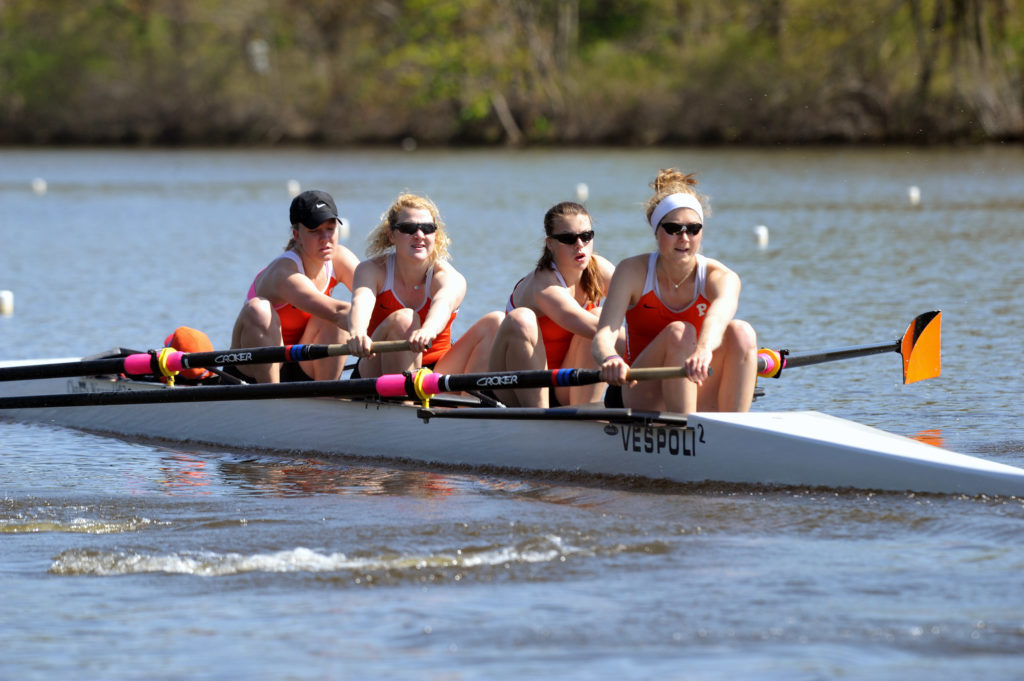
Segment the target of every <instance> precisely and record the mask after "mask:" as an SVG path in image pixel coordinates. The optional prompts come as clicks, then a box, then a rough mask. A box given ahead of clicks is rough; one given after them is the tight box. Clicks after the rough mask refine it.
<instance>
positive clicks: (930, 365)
mask: <svg viewBox="0 0 1024 681" xmlns="http://www.w3.org/2000/svg"><path fill="white" fill-rule="evenodd" d="M941 330H942V312H940V311H939V310H933V311H931V312H925V313H924V314H920V315H918V316H917V317H915V318H914V321H912V322H911V323H910V326H908V327H907V331H906V333H904V334H903V337H902V338H898V339H896V340H895V341H888V342H883V343H873V344H871V345H856V346H852V347H847V348H836V349H833V350H823V351H820V352H808V353H801V354H790V352H789V350H771V349H769V348H761V350H759V351H758V353H757V375H758V376H763V377H765V378H778V377H779V375H780V374H781V373H782V370H783V369H785V368H787V367H802V366H808V365H810V364H822V363H824V362H835V361H838V360H841V359H850V358H851V357H864V356H866V355H876V354H880V353H883V352H898V353H900V354H901V355H902V356H903V383H904V384H906V383H913V382H914V381H923V380H925V379H927V378H934V377H936V376H938V375H939V374H940V373H941V372H942V359H941Z"/></svg>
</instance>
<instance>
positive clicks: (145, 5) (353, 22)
mask: <svg viewBox="0 0 1024 681" xmlns="http://www.w3.org/2000/svg"><path fill="white" fill-rule="evenodd" d="M1020 2H1021V0H863V2H860V3H853V4H851V3H845V4H842V3H841V4H837V3H825V2H820V0H348V1H345V2H342V1H340V0H190V1H189V2H182V1H181V0H48V2H38V1H36V0H0V142H8V143H10V142H35V141H38V142H47V141H79V142H129V143H172V144H179V143H200V142H257V143H259V142H262V143H275V142H280V141H301V140H312V139H324V140H328V141H331V142H336V143H339V144H345V143H356V142H367V141H395V140H397V139H400V138H402V137H406V136H413V137H416V138H418V139H419V140H420V141H421V142H424V143H449V142H462V143H464V142H477V143H485V144H490V143H495V142H500V141H502V140H505V141H514V142H526V143H529V142H540V143H558V142H571V143H633V144H655V143H660V142H708V141H717V142H720V141H743V142H751V143H769V142H811V141H822V140H843V141H859V140H873V141H882V140H917V139H922V137H923V138H924V139H928V140H951V139H970V140H978V139H980V140H986V139H1000V140H1008V139H1010V140H1020V139H1022V138H1024V95H1022V92H1024V88H1022V82H1024V12H1022V11H1021V9H1022V8H1021V7H1020V6H1019V5H1020ZM978 121H981V123H980V124H979V123H978ZM922 131H924V134H923V136H922Z"/></svg>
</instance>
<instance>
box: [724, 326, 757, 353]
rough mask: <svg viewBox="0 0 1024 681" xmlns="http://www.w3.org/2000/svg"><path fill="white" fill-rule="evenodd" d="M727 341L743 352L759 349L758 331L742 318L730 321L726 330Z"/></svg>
mask: <svg viewBox="0 0 1024 681" xmlns="http://www.w3.org/2000/svg"><path fill="white" fill-rule="evenodd" d="M725 338H726V342H728V343H729V344H730V345H732V346H734V347H735V348H736V349H737V350H739V351H741V352H756V351H757V332H756V331H754V327H753V326H751V325H750V324H749V323H748V322H745V321H743V320H742V319H734V320H732V321H731V322H729V325H728V326H727V327H726V330H725Z"/></svg>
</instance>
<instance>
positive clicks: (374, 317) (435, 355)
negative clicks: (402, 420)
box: [349, 194, 504, 378]
mask: <svg viewBox="0 0 1024 681" xmlns="http://www.w3.org/2000/svg"><path fill="white" fill-rule="evenodd" d="M368 241H369V242H370V245H369V248H368V249H367V256H368V259H367V260H364V261H363V262H361V263H359V266H358V267H357V268H356V271H355V276H354V281H353V288H352V312H351V315H350V318H349V331H350V333H351V341H350V347H351V348H352V352H353V354H354V355H355V356H357V357H359V358H360V360H359V365H358V367H357V370H356V371H357V372H358V375H359V376H363V377H367V378H369V377H374V376H380V375H382V374H391V373H400V372H402V371H414V370H416V369H418V368H420V367H421V366H425V367H428V368H431V369H433V370H435V371H437V372H439V373H448V374H456V373H467V372H470V373H475V372H480V371H486V369H487V358H488V356H489V354H490V351H491V343H492V342H493V340H494V335H495V333H497V330H498V325H499V324H500V323H501V320H502V317H503V316H504V315H503V314H502V313H501V312H497V311H495V312H491V313H489V314H487V315H485V316H484V317H482V318H481V319H479V320H478V321H477V322H476V323H474V324H473V325H472V326H471V327H470V328H469V330H468V331H466V333H464V334H463V335H462V337H461V338H459V339H458V341H456V342H453V339H452V322H454V321H455V316H456V314H457V313H458V309H459V306H460V305H461V304H462V301H463V299H464V298H465V296H466V279H465V277H463V276H462V275H461V274H459V272H458V271H457V270H456V269H455V268H454V267H453V266H452V265H451V263H450V262H449V254H448V244H449V239H448V235H447V233H446V230H445V224H444V222H443V221H442V219H441V214H440V212H439V211H438V209H437V206H436V205H434V202H433V201H431V200H430V199H428V198H425V197H422V196H417V195H415V194H402V195H400V196H399V197H398V199H397V200H396V201H395V202H394V203H393V204H392V205H391V207H390V208H388V210H387V212H385V213H384V215H382V216H381V222H380V224H379V225H377V227H375V228H374V230H373V231H372V232H371V233H370V235H369V237H368ZM384 340H388V341H393V340H406V341H408V342H409V344H410V350H409V351H406V352H389V353H384V354H378V355H372V354H370V349H371V346H372V343H373V341H384Z"/></svg>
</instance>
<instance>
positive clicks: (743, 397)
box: [592, 168, 757, 414]
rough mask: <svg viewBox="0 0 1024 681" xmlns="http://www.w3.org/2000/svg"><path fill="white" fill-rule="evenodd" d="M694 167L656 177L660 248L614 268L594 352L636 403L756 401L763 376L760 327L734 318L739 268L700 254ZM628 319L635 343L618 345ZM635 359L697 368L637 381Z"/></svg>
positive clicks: (652, 203) (652, 216) (727, 407)
mask: <svg viewBox="0 0 1024 681" xmlns="http://www.w3.org/2000/svg"><path fill="white" fill-rule="evenodd" d="M696 185H697V181H696V180H695V179H694V177H693V175H692V174H684V173H682V172H680V171H679V170H676V169H675V168H671V169H668V170H662V171H661V172H659V173H658V177H657V178H656V179H655V180H654V182H653V183H651V186H652V187H653V188H654V195H653V196H652V197H651V198H650V199H649V200H648V201H647V205H646V215H647V220H648V222H649V224H650V226H651V229H652V230H654V238H655V240H656V241H657V243H658V249H657V250H656V251H655V252H653V253H645V254H643V255H636V256H633V257H630V258H626V259H625V260H623V261H622V262H621V263H619V264H618V266H616V268H615V275H614V277H613V278H612V283H611V285H610V287H609V290H608V297H607V299H606V300H605V303H604V308H603V309H602V311H601V319H600V321H599V322H598V330H597V334H596V335H595V336H594V342H593V346H592V352H593V355H594V359H595V360H596V361H597V363H598V366H600V367H601V375H602V377H603V378H604V380H605V381H607V382H608V384H609V385H611V386H613V388H612V389H609V395H608V399H609V406H611V405H612V404H614V403H615V396H614V392H615V387H617V386H621V391H622V404H623V405H624V406H627V407H633V408H641V409H653V410H666V411H674V412H679V413H682V414H689V413H690V412H693V411H748V410H749V409H750V403H751V400H752V399H753V395H754V384H755V382H756V380H757V335H756V334H755V333H754V329H753V328H752V327H751V326H750V324H748V323H747V322H744V321H741V320H738V319H734V316H735V315H736V310H737V307H738V306H739V298H740V278H739V276H738V275H737V274H736V273H735V272H733V271H732V270H730V269H729V268H728V267H726V266H725V265H723V264H722V263H721V262H719V261H717V260H713V259H711V258H706V257H704V256H703V255H701V254H700V247H701V242H702V239H703V236H704V233H703V227H704V207H703V205H702V204H701V200H700V197H699V196H698V195H697V193H696V191H695V190H694V187H695V186H696ZM623 322H625V324H626V352H625V357H620V356H619V354H618V353H617V352H616V350H615V340H616V338H617V337H618V329H619V328H620V327H621V326H622V324H623ZM630 366H634V367H655V366H685V367H686V368H687V370H688V372H689V378H678V379H670V380H665V381H640V382H635V381H634V382H628V381H627V380H626V372H627V371H628V369H629V367H630Z"/></svg>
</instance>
